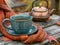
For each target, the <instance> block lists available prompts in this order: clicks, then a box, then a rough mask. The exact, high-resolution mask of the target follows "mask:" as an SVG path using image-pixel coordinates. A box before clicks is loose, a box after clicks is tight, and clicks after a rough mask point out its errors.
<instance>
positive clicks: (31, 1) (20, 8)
mask: <svg viewBox="0 0 60 45" xmlns="http://www.w3.org/2000/svg"><path fill="white" fill-rule="evenodd" d="M10 1H11V2H14V3H17V5H16V4H15V6H10V7H11V8H12V9H14V10H15V12H16V13H19V12H24V11H31V9H32V5H34V6H38V4H41V6H45V7H47V8H48V9H52V8H54V9H55V11H54V14H60V13H59V12H60V0H10ZM18 2H19V3H18ZM19 4H20V5H19ZM11 5H12V4H11Z"/></svg>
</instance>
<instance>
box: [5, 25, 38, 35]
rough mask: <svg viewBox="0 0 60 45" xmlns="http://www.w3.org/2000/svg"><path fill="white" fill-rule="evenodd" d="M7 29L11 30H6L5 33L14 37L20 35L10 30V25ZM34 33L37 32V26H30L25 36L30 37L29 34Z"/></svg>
mask: <svg viewBox="0 0 60 45" xmlns="http://www.w3.org/2000/svg"><path fill="white" fill-rule="evenodd" d="M8 27H9V28H11V30H10V29H6V31H7V32H8V33H9V34H11V35H15V36H16V35H21V34H17V33H15V31H14V30H13V29H12V27H11V25H9V26H8ZM36 31H37V26H35V25H32V28H31V29H29V31H28V32H27V33H26V34H27V35H30V34H33V33H35V32H36ZM23 34H24V33H23Z"/></svg>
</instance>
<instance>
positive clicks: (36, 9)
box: [32, 7, 48, 11]
mask: <svg viewBox="0 0 60 45" xmlns="http://www.w3.org/2000/svg"><path fill="white" fill-rule="evenodd" d="M32 10H33V11H48V9H47V8H45V7H34V8H32Z"/></svg>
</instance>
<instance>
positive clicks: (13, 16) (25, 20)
mask: <svg viewBox="0 0 60 45" xmlns="http://www.w3.org/2000/svg"><path fill="white" fill-rule="evenodd" d="M14 16H25V17H30V18H29V19H28V20H31V19H32V18H33V16H29V15H28V16H26V15H22V14H16V15H13V16H11V17H10V19H11V20H13V21H15V20H14V19H12V18H13V17H14ZM28 20H19V21H28Z"/></svg>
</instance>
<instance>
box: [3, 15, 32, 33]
mask: <svg viewBox="0 0 60 45" xmlns="http://www.w3.org/2000/svg"><path fill="white" fill-rule="evenodd" d="M6 21H10V22H11V27H12V29H13V30H14V31H15V33H17V34H23V33H24V34H26V33H27V32H29V30H30V29H31V28H32V16H29V15H28V14H18V15H14V16H11V17H10V19H4V20H3V26H4V27H6V28H7V29H10V28H8V27H7V26H6V24H5V22H6Z"/></svg>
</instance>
